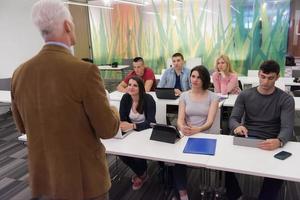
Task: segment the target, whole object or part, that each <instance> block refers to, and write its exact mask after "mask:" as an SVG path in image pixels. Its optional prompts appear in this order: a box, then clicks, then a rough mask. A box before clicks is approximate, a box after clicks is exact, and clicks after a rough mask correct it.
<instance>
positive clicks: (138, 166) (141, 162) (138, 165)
mask: <svg viewBox="0 0 300 200" xmlns="http://www.w3.org/2000/svg"><path fill="white" fill-rule="evenodd" d="M119 157H120V159H121V160H122V161H123V162H124V163H125V164H126V165H127V166H128V167H129V168H130V169H131V170H132V171H133V172H134V173H135V174H136V175H137V176H143V175H144V173H145V172H146V170H147V161H146V160H145V159H140V158H132V157H127V156H119Z"/></svg>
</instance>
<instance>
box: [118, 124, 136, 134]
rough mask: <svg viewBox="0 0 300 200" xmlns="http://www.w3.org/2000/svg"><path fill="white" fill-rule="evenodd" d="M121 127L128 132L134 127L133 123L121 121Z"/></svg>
mask: <svg viewBox="0 0 300 200" xmlns="http://www.w3.org/2000/svg"><path fill="white" fill-rule="evenodd" d="M120 129H121V131H123V132H127V131H130V130H132V129H133V124H131V123H128V122H121V123H120Z"/></svg>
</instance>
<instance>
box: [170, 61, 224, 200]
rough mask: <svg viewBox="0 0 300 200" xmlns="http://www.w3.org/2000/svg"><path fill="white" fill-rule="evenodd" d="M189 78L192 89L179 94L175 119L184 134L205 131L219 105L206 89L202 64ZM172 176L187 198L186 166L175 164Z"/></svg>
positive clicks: (182, 198) (208, 76)
mask: <svg viewBox="0 0 300 200" xmlns="http://www.w3.org/2000/svg"><path fill="white" fill-rule="evenodd" d="M190 79H191V83H192V89H191V90H189V91H186V92H183V93H182V94H181V96H180V99H179V112H178V121H177V125H178V128H179V130H180V131H181V132H182V133H183V134H184V135H186V136H191V135H193V134H195V133H199V132H207V131H208V129H209V128H210V127H211V126H212V124H213V122H214V120H215V116H216V113H217V110H218V106H219V98H218V96H217V95H216V94H215V93H213V92H211V91H209V90H208V88H209V85H210V75H209V72H208V70H207V69H206V68H205V67H204V66H202V65H200V66H196V67H194V68H193V69H192V70H191V75H190ZM173 176H174V181H175V186H176V189H177V190H178V191H179V195H180V199H181V200H186V199H188V195H187V191H186V185H187V180H186V179H187V178H186V166H184V165H175V167H174V170H173Z"/></svg>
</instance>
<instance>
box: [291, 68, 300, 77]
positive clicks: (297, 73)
mask: <svg viewBox="0 0 300 200" xmlns="http://www.w3.org/2000/svg"><path fill="white" fill-rule="evenodd" d="M292 77H294V78H299V77H300V70H299V69H298V70H297V69H294V70H292Z"/></svg>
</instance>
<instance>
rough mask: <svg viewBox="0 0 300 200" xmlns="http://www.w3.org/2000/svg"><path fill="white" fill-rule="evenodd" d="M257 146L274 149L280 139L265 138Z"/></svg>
mask: <svg viewBox="0 0 300 200" xmlns="http://www.w3.org/2000/svg"><path fill="white" fill-rule="evenodd" d="M258 147H259V148H261V149H264V150H274V149H277V148H279V147H280V140H279V139H277V138H276V139H267V140H265V141H263V142H261V143H260V144H259V145H258Z"/></svg>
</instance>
